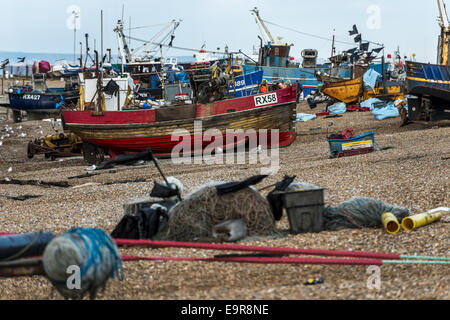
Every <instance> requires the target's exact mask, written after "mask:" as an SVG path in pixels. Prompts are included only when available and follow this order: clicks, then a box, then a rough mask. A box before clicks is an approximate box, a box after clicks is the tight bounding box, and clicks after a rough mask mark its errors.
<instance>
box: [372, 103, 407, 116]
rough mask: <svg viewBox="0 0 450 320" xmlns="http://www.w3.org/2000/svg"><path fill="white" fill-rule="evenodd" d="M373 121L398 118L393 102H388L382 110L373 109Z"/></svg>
mask: <svg viewBox="0 0 450 320" xmlns="http://www.w3.org/2000/svg"><path fill="white" fill-rule="evenodd" d="M372 115H373V116H374V118H375V120H384V119H388V118H396V117H399V116H400V112H399V111H398V109H397V108H396V107H395V106H394V103H393V102H389V103H388V104H387V105H386V106H385V107H384V108H380V109H375V110H373V111H372Z"/></svg>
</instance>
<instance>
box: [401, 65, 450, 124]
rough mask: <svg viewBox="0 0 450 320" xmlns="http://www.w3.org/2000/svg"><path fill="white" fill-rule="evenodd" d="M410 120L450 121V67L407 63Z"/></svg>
mask: <svg viewBox="0 0 450 320" xmlns="http://www.w3.org/2000/svg"><path fill="white" fill-rule="evenodd" d="M406 68H407V72H406V83H407V88H408V94H409V98H408V118H409V119H410V120H425V121H438V120H450V107H449V106H450V66H448V65H439V64H429V63H420V62H414V61H407V62H406Z"/></svg>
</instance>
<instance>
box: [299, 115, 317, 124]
mask: <svg viewBox="0 0 450 320" xmlns="http://www.w3.org/2000/svg"><path fill="white" fill-rule="evenodd" d="M316 118H317V116H316V115H315V114H308V113H297V122H306V121H310V120H314V119H316Z"/></svg>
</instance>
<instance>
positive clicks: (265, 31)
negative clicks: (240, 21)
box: [251, 7, 275, 44]
mask: <svg viewBox="0 0 450 320" xmlns="http://www.w3.org/2000/svg"><path fill="white" fill-rule="evenodd" d="M251 12H253V14H254V16H255V18H256V22H257V23H258V25H259V26H260V27H261V30H262V31H263V34H264V36H265V37H266V40H267V42H269V43H271V44H275V41H274V40H273V37H272V35H271V34H270V31H269V29H267V27H266V24H265V23H264V22H263V21H262V19H261V17H260V16H259V10H258V8H257V7H255V8H254V9H253V10H251Z"/></svg>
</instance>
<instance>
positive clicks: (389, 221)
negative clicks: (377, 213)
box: [381, 212, 400, 234]
mask: <svg viewBox="0 0 450 320" xmlns="http://www.w3.org/2000/svg"><path fill="white" fill-rule="evenodd" d="M381 222H382V223H383V226H384V228H385V229H386V231H387V232H388V233H390V234H395V233H397V232H399V231H400V223H399V222H398V220H397V217H396V216H394V215H393V214H392V213H390V212H385V213H383V215H382V216H381Z"/></svg>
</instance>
